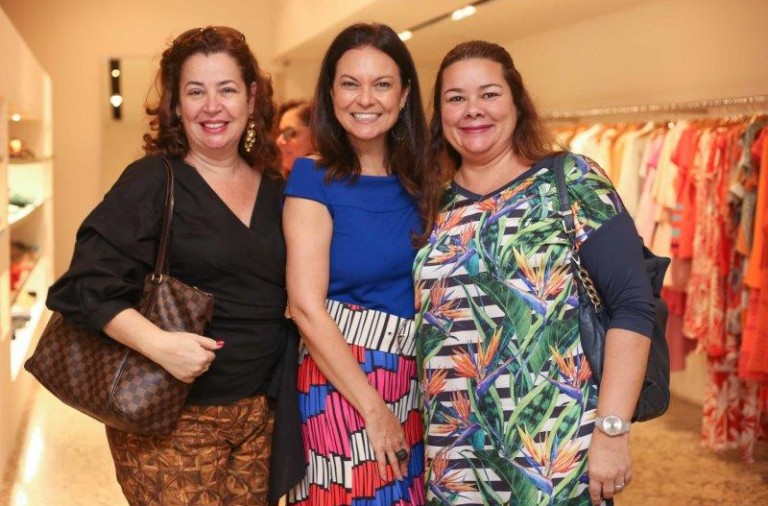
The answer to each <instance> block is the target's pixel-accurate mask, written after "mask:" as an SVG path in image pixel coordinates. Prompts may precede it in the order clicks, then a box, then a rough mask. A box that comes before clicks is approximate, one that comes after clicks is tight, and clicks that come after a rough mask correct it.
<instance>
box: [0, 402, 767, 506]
mask: <svg viewBox="0 0 768 506" xmlns="http://www.w3.org/2000/svg"><path fill="white" fill-rule="evenodd" d="M700 420H701V409H700V408H699V407H697V406H694V405H692V404H688V403H686V402H684V401H680V400H674V402H673V403H672V407H671V408H670V410H669V412H668V413H667V414H666V415H665V416H664V417H662V418H660V419H658V420H654V421H652V422H647V423H643V424H637V425H634V426H633V427H632V433H633V436H632V445H633V452H632V453H633V457H634V466H633V467H634V470H635V472H634V480H633V483H632V485H631V486H630V487H628V488H627V489H626V491H625V492H624V493H623V494H622V495H620V496H619V497H617V501H616V504H617V506H657V505H664V504H675V505H681V506H687V505H697V506H702V505H703V506H725V505H727V506H746V505H761V506H763V505H766V504H768V445H766V444H765V443H761V444H759V445H758V447H757V448H756V451H755V459H756V462H755V463H754V464H751V465H745V464H743V463H742V462H741V461H740V459H739V456H738V453H737V452H736V451H732V452H726V453H723V454H715V453H713V452H710V451H707V450H703V449H701V448H700V447H699V444H698V443H699V435H698V432H699V425H700ZM21 455H22V457H21V459H20V462H19V465H18V466H17V469H16V472H15V476H14V475H13V473H11V475H9V476H8V477H7V480H6V483H5V486H4V487H2V489H0V506H126V504H127V503H126V501H125V499H124V498H123V497H122V494H121V493H120V488H119V487H118V485H117V483H116V482H115V479H114V471H113V467H112V461H111V459H110V456H109V449H108V448H107V443H106V438H105V436H104V429H103V427H102V426H101V425H100V424H99V423H97V422H94V421H93V420H91V419H90V418H88V417H86V416H85V415H82V414H80V413H78V412H77V411H75V410H73V409H71V408H68V407H66V406H64V405H63V404H61V403H60V402H59V401H57V400H56V399H55V398H53V396H51V394H49V393H48V392H47V391H45V390H43V389H38V391H37V393H36V397H35V399H34V403H33V405H32V409H31V412H30V424H29V428H28V430H27V431H26V435H25V443H24V448H23V449H22V452H21Z"/></svg>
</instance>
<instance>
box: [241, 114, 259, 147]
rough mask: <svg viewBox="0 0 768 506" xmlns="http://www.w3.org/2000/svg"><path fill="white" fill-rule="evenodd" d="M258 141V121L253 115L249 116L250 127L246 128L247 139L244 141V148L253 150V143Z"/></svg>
mask: <svg viewBox="0 0 768 506" xmlns="http://www.w3.org/2000/svg"><path fill="white" fill-rule="evenodd" d="M255 143H256V121H255V120H254V119H253V116H252V115H251V116H250V117H249V118H248V127H247V128H246V129H245V140H244V141H243V148H245V150H246V151H247V152H249V153H250V152H251V150H252V149H253V145H254V144H255Z"/></svg>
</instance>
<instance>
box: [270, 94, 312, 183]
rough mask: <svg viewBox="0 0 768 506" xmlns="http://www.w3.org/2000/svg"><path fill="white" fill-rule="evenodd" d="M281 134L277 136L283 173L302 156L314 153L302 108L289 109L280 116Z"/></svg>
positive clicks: (279, 127) (279, 128) (279, 126)
mask: <svg viewBox="0 0 768 506" xmlns="http://www.w3.org/2000/svg"><path fill="white" fill-rule="evenodd" d="M278 130H279V131H280V134H279V135H278V136H277V140H276V143H277V147H278V148H280V154H281V155H282V160H283V174H287V173H288V171H290V170H291V168H292V167H293V162H294V161H295V160H296V158H298V157H300V156H307V155H308V154H310V153H312V139H311V137H310V135H309V126H307V125H305V124H304V121H302V119H301V108H300V107H294V108H293V109H288V110H287V111H285V114H283V116H282V117H281V118H280V124H279V125H278Z"/></svg>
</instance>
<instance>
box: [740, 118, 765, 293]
mask: <svg viewBox="0 0 768 506" xmlns="http://www.w3.org/2000/svg"><path fill="white" fill-rule="evenodd" d="M766 146H768V128H763V129H762V130H761V131H760V134H759V135H758V137H757V140H756V141H755V143H754V145H753V146H752V154H753V155H755V156H754V158H756V159H758V163H756V164H755V165H756V166H759V167H760V169H759V172H758V174H759V176H758V182H757V205H756V206H755V224H754V226H755V233H754V234H753V238H752V250H751V251H750V254H749V265H748V266H747V273H746V275H745V276H744V284H745V285H747V286H748V287H750V288H759V287H760V275H761V270H762V269H761V266H760V265H761V264H760V258H761V256H762V254H763V243H764V240H765V237H764V234H763V233H762V231H763V227H764V226H765V223H766V209H767V208H768V170H766V167H768V164H766V159H767V158H768V156H766V154H765V149H766Z"/></svg>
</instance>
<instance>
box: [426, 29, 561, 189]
mask: <svg viewBox="0 0 768 506" xmlns="http://www.w3.org/2000/svg"><path fill="white" fill-rule="evenodd" d="M470 59H484V60H491V61H494V62H496V63H499V64H501V67H502V70H503V73H504V80H505V81H506V82H507V84H508V85H509V88H510V89H511V90H512V99H513V100H514V104H515V108H516V109H517V125H516V126H515V131H514V133H513V134H512V148H513V150H514V153H515V154H516V155H517V156H519V157H520V158H522V159H523V160H524V161H525V162H527V163H535V162H537V161H539V160H541V159H542V158H546V157H547V156H550V155H552V154H554V153H555V152H556V151H554V150H553V148H552V147H553V146H554V145H555V142H554V139H553V137H552V135H551V134H550V133H549V130H548V129H547V128H546V126H545V125H544V122H543V121H542V120H541V117H540V116H539V113H538V112H537V111H536V107H535V105H534V103H533V100H532V99H531V97H530V95H529V94H528V91H527V90H526V89H525V86H524V85H523V78H522V76H521V75H520V72H518V70H517V68H516V67H515V64H514V62H513V61H512V56H511V55H510V54H509V52H508V51H507V50H506V49H504V48H503V47H502V46H500V45H498V44H494V43H492V42H486V41H482V40H471V41H468V42H462V43H461V44H459V45H457V46H456V47H454V48H453V49H451V50H450V51H448V54H446V55H445V58H443V61H442V63H441V64H440V69H439V70H438V71H437V78H436V80H435V88H434V90H433V97H432V106H433V108H434V111H433V115H432V121H431V123H430V132H431V134H432V140H431V146H430V160H432V161H433V163H440V164H441V165H443V166H445V165H446V164H445V162H446V159H447V161H448V162H450V163H449V164H448V167H445V169H446V170H447V172H448V173H450V174H451V175H452V174H453V173H454V172H455V171H456V170H457V169H458V167H459V166H460V165H461V155H460V154H459V152H458V151H456V150H455V149H454V148H453V146H451V145H450V144H449V143H448V142H447V141H446V139H445V136H444V135H443V116H442V111H441V110H440V106H441V95H442V87H443V74H444V73H445V69H447V68H448V67H450V66H451V65H453V64H454V63H456V62H460V61H462V60H470Z"/></svg>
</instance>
